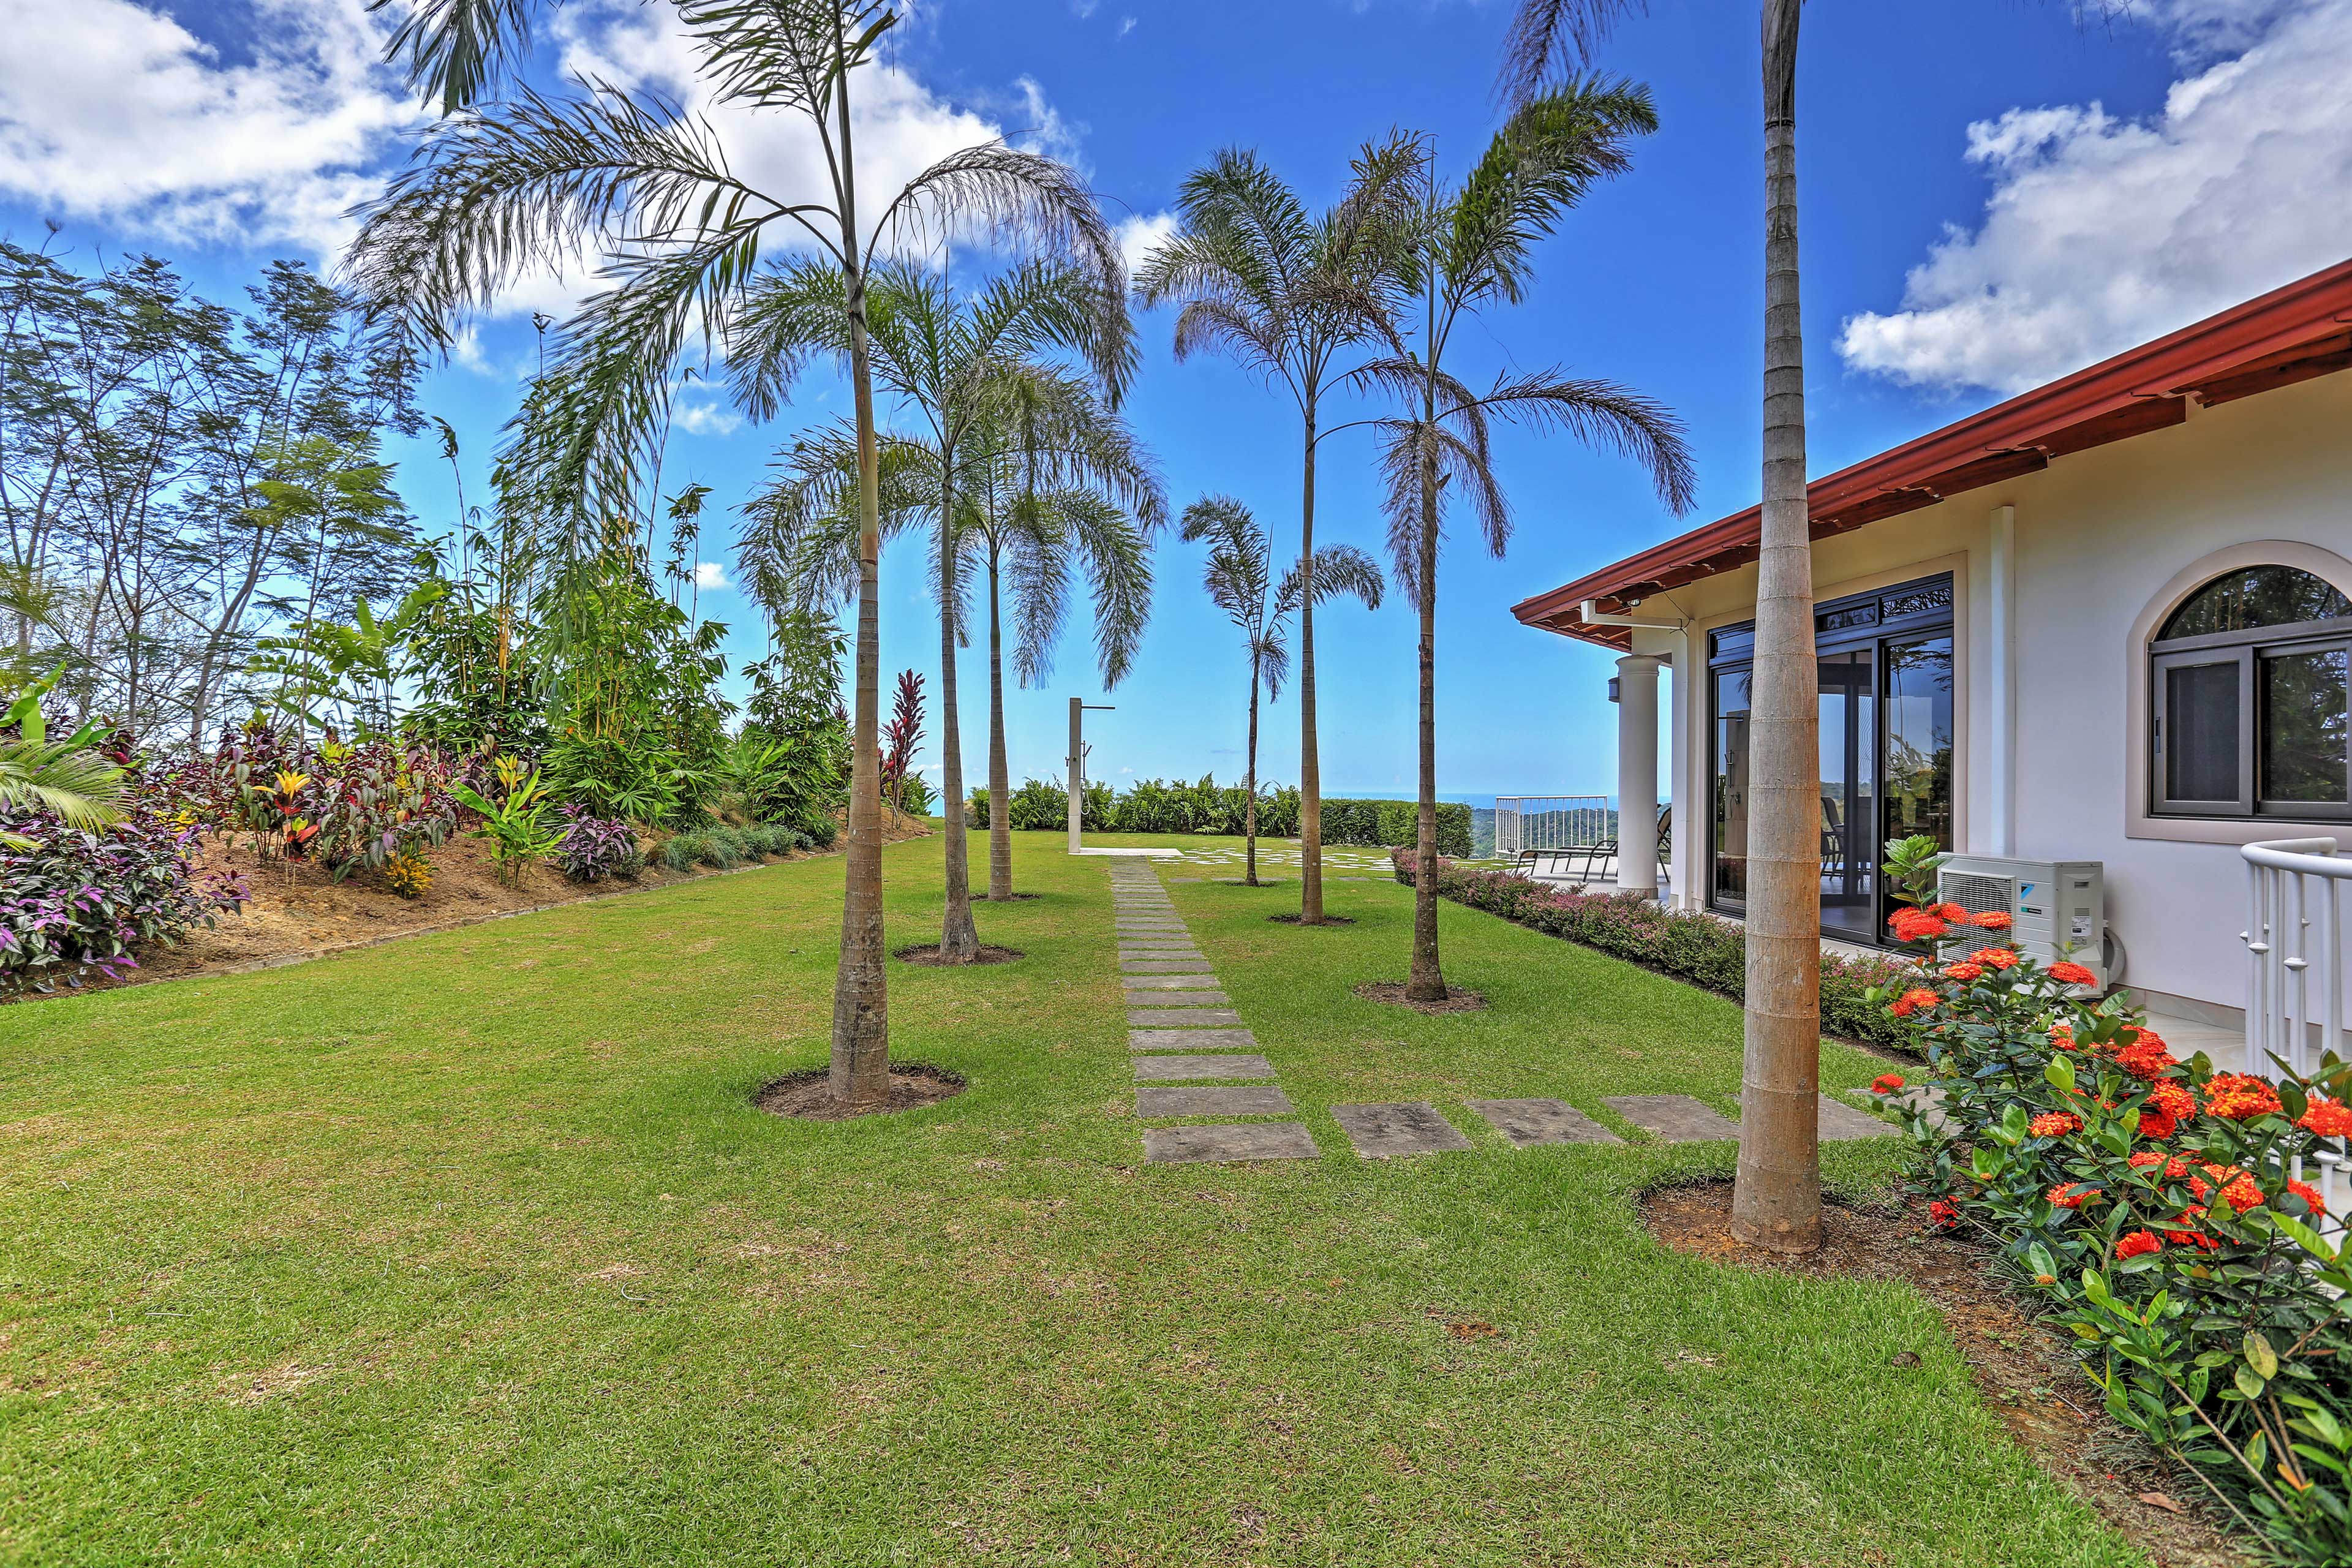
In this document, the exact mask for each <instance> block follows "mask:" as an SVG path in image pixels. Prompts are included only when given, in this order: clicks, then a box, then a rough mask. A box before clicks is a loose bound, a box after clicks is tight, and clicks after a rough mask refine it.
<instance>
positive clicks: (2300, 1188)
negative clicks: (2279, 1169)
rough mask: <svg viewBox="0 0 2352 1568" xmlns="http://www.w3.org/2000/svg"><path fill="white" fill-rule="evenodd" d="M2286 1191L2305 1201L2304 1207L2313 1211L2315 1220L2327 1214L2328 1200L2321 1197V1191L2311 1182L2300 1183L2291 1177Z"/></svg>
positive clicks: (2288, 1179) (2287, 1180) (2287, 1182)
mask: <svg viewBox="0 0 2352 1568" xmlns="http://www.w3.org/2000/svg"><path fill="white" fill-rule="evenodd" d="M2286 1190H2287V1191H2288V1192H2291V1193H2293V1194H2294V1195H2295V1196H2296V1197H2299V1198H2301V1199H2302V1200H2303V1203H2304V1206H2305V1208H2307V1209H2309V1210H2310V1211H2311V1214H2312V1217H2313V1218H2315V1219H2316V1218H2318V1217H2319V1216H2320V1215H2324V1214H2326V1212H2327V1203H2326V1200H2325V1199H2323V1198H2322V1197H2321V1196H2320V1195H2319V1189H2318V1188H2317V1187H2315V1186H2313V1185H2312V1184H2310V1183H2309V1182H2298V1181H2296V1180H2295V1179H2294V1177H2293V1176H2289V1177H2288V1178H2287V1179H2286Z"/></svg>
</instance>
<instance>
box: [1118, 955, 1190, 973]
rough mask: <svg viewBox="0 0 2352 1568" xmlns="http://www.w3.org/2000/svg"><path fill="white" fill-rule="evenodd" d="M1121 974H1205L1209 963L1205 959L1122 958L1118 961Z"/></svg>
mask: <svg viewBox="0 0 2352 1568" xmlns="http://www.w3.org/2000/svg"><path fill="white" fill-rule="evenodd" d="M1118 972H1119V973H1121V974H1206V973H1209V961H1208V960H1207V959H1205V958H1169V959H1160V958H1122V959H1120V960H1119V961H1118Z"/></svg>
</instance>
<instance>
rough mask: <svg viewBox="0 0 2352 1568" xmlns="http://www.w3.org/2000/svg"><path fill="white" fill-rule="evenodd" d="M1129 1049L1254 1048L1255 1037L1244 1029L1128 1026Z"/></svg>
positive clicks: (1227, 1049) (1255, 1043)
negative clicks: (1136, 1027) (1132, 1027)
mask: <svg viewBox="0 0 2352 1568" xmlns="http://www.w3.org/2000/svg"><path fill="white" fill-rule="evenodd" d="M1127 1048H1128V1049H1129V1050H1130V1051H1254V1050H1255V1049H1257V1037H1256V1036H1255V1035H1253V1034H1251V1033H1250V1032H1249V1031H1248V1030H1247V1029H1129V1031H1128V1032H1127Z"/></svg>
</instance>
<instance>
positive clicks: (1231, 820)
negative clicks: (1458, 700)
mask: <svg viewBox="0 0 2352 1568" xmlns="http://www.w3.org/2000/svg"><path fill="white" fill-rule="evenodd" d="M1069 798H1070V797H1069V795H1067V794H1066V792H1065V791H1064V790H1063V789H1062V788H1061V787H1060V786H1058V785H1056V784H1049V783H1045V782H1044V781H1042V780H1038V779H1030V780H1028V781H1027V782H1026V783H1024V784H1022V786H1021V787H1020V788H1019V789H1017V790H1015V791H1013V802H1012V806H1011V816H1012V821H1013V828H1014V830H1015V831H1018V832H1053V831H1055V830H1057V829H1059V828H1060V827H1062V826H1064V824H1065V823H1066V822H1067V821H1068V816H1067V813H1068V811H1069ZM988 806H989V802H988V792H987V791H986V790H984V789H976V790H974V791H972V792H971V811H970V812H969V813H968V815H967V820H968V821H969V822H970V823H971V825H972V826H974V827H975V828H984V827H986V826H988ZM1248 807H1249V795H1248V792H1246V791H1245V790H1244V789H1242V788H1241V787H1240V786H1239V785H1237V784H1222V785H1221V784H1218V783H1217V782H1216V780H1215V779H1214V778H1213V777H1204V778H1202V780H1201V782H1200V783H1198V784H1184V783H1181V782H1178V783H1167V782H1163V781H1162V780H1160V779H1138V780H1137V781H1136V782H1135V783H1134V784H1131V785H1129V788H1128V792H1127V793H1126V794H1125V795H1113V794H1112V793H1111V791H1110V788H1109V786H1108V785H1107V784H1089V785H1088V786H1087V798H1086V803H1085V805H1084V806H1083V808H1082V809H1081V811H1080V814H1079V815H1080V816H1081V818H1082V824H1081V825H1082V826H1084V828H1085V829H1086V830H1087V832H1089V833H1215V834H1221V835H1223V836H1225V837H1239V836H1240V834H1241V832H1242V828H1243V826H1244V821H1245V820H1246V813H1247V811H1248ZM1416 809H1417V808H1416V807H1415V806H1414V805H1413V803H1412V801H1409V800H1349V799H1345V798H1340V799H1330V798H1327V799H1326V800H1325V801H1324V802H1323V842H1324V843H1326V844H1363V845H1371V846H1377V847H1392V846H1396V845H1401V844H1411V843H1412V842H1413V840H1414V837H1416V832H1417V830H1416V827H1415V825H1414V813H1415V811H1416ZM1257 831H1258V837H1261V838H1296V837H1298V791H1297V789H1295V788H1292V787H1290V786H1288V785H1282V784H1276V785H1272V786H1268V787H1263V788H1261V789H1260V791H1259V793H1258V801H1257ZM1437 852H1438V853H1439V854H1441V855H1467V854H1469V853H1470V808H1469V807H1468V806H1466V805H1461V804H1459V803H1458V802H1454V801H1440V802H1439V803H1438V805H1437Z"/></svg>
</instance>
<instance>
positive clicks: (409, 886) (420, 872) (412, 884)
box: [383, 848, 433, 899]
mask: <svg viewBox="0 0 2352 1568" xmlns="http://www.w3.org/2000/svg"><path fill="white" fill-rule="evenodd" d="M383 885H384V887H385V888H386V889H388V890H390V891H392V892H394V893H397V894H399V895H400V896H401V897H402V898H404V899H421V898H423V897H424V896H425V893H426V891H427V890H428V889H431V888H432V886H433V863H432V862H431V861H429V860H427V859H426V858H425V857H424V855H423V854H422V853H421V852H419V851H418V850H415V849H413V848H411V849H403V850H401V851H400V852H399V853H398V854H396V855H394V857H393V858H391V859H389V860H387V861H385V862H384V863H383Z"/></svg>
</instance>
